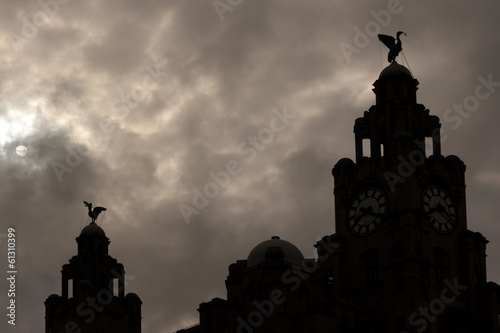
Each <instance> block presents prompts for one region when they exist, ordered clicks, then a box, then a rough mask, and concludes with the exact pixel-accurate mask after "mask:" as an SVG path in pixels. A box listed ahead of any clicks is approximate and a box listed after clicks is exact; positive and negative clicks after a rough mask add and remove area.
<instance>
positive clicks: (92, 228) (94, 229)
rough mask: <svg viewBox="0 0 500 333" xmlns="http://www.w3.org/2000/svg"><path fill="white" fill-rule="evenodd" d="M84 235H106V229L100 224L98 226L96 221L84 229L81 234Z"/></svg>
mask: <svg viewBox="0 0 500 333" xmlns="http://www.w3.org/2000/svg"><path fill="white" fill-rule="evenodd" d="M84 235H99V236H103V237H106V234H105V233H104V230H102V228H101V227H100V226H98V225H97V224H96V223H95V222H91V223H90V224H89V225H88V226H86V227H85V228H83V229H82V232H81V233H80V236H84Z"/></svg>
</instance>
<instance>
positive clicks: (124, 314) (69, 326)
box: [45, 222, 142, 333]
mask: <svg viewBox="0 0 500 333" xmlns="http://www.w3.org/2000/svg"><path fill="white" fill-rule="evenodd" d="M76 241H77V243H78V255H76V256H74V257H73V258H71V259H70V260H69V264H66V265H63V267H62V271H61V272H62V295H61V296H59V295H55V294H52V295H50V296H49V297H48V298H47V300H46V301H45V332H46V333H61V332H81V333H105V332H106V333H109V332H122V333H140V332H141V304H142V302H141V300H140V298H139V297H138V296H137V295H136V294H134V293H129V294H127V295H126V296H125V270H124V268H123V265H122V264H120V263H119V262H117V261H116V259H114V258H113V257H111V256H110V255H108V245H109V243H110V241H109V239H108V237H106V234H105V233H104V230H103V229H102V228H101V227H99V226H98V225H97V224H96V223H95V222H92V223H90V224H89V225H87V226H86V227H85V228H83V229H82V231H81V233H80V236H78V237H77V238H76Z"/></svg>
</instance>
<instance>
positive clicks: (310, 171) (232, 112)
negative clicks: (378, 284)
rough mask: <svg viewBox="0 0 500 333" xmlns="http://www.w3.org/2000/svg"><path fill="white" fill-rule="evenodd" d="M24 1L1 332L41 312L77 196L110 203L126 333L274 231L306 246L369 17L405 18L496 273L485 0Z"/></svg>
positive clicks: (182, 321) (5, 111) (499, 136)
mask: <svg viewBox="0 0 500 333" xmlns="http://www.w3.org/2000/svg"><path fill="white" fill-rule="evenodd" d="M40 2H41V3H42V4H45V5H41V4H40V3H39V2H38V1H33V0H30V1H13V0H1V1H0V36H1V37H0V59H1V61H0V184H1V185H0V198H1V200H0V212H1V230H0V233H1V234H3V235H0V237H2V236H3V237H5V233H6V232H7V227H8V226H9V225H10V226H13V227H15V228H16V234H17V238H16V239H17V256H18V258H17V259H18V280H17V294H16V302H17V303H16V304H17V315H18V317H17V325H16V326H15V327H11V326H8V325H7V323H6V318H5V317H4V318H3V319H2V323H1V324H0V327H6V326H8V329H9V330H8V332H37V331H38V332H41V331H43V330H44V311H45V309H44V304H43V302H44V301H45V299H46V298H47V297H48V296H49V295H50V294H53V293H57V294H60V293H61V289H60V286H61V274H60V270H61V266H62V265H63V264H65V263H67V262H68V260H69V259H70V258H71V257H72V256H73V255H75V254H76V251H77V248H76V242H75V237H77V236H78V235H79V233H80V230H81V228H83V227H84V226H85V224H86V223H88V222H87V218H86V213H85V212H84V211H83V208H84V207H83V202H82V201H83V200H86V201H90V202H92V203H94V205H101V206H105V207H107V208H108V211H107V212H106V214H105V216H104V219H103V220H101V219H100V220H99V223H101V222H102V225H101V226H102V227H103V229H104V230H105V231H106V234H107V236H108V237H109V238H110V240H111V244H110V255H112V256H113V257H115V258H117V259H118V261H120V262H121V263H123V264H124V266H125V270H126V272H127V275H128V276H129V278H128V284H127V287H126V288H127V289H126V292H135V293H137V294H138V295H139V296H140V297H141V299H142V301H143V306H142V317H143V319H142V329H143V332H148V333H168V332H173V331H175V330H178V329H181V328H183V327H186V326H188V325H191V324H195V323H197V322H198V312H197V311H196V309H197V307H198V305H199V304H200V303H201V302H205V301H209V300H211V299H212V298H214V297H221V298H225V296H226V294H225V286H224V280H225V278H226V276H227V273H228V271H227V267H228V266H229V265H230V264H231V263H233V262H235V261H236V260H238V259H246V257H247V255H248V253H249V252H250V250H251V249H252V248H253V247H254V246H255V245H256V244H258V243H259V242H261V241H263V240H266V239H269V238H270V237H271V236H273V235H279V236H281V238H283V239H286V240H288V241H291V242H292V243H294V244H295V245H297V246H298V247H299V248H300V249H301V251H302V252H303V253H304V256H305V257H312V256H313V255H314V251H313V250H314V248H313V246H312V245H313V244H314V243H315V242H316V240H318V238H320V237H322V236H324V235H327V234H331V233H333V232H334V226H335V220H334V214H333V195H332V190H333V178H332V176H331V168H332V167H333V166H334V164H335V163H336V162H337V161H338V160H339V159H340V158H342V157H350V158H354V135H353V131H352V129H353V125H354V120H355V119H356V118H357V117H360V116H362V115H363V112H364V111H365V110H367V109H368V108H369V107H370V106H371V105H372V104H374V103H375V96H374V94H373V92H372V91H371V89H372V83H373V82H374V81H375V80H376V79H377V78H378V75H379V73H380V71H381V69H382V68H383V67H385V66H386V65H388V63H387V61H386V56H387V52H386V51H385V48H384V47H383V46H381V45H380V44H379V42H378V40H376V37H373V36H375V34H376V33H378V32H380V33H383V34H389V35H395V34H396V32H397V31H398V30H402V31H404V32H406V33H407V34H408V36H402V41H403V48H404V55H405V57H406V60H407V62H408V64H409V67H410V69H411V71H412V73H413V74H414V76H415V77H416V78H417V79H418V80H419V82H420V89H419V90H418V95H417V99H418V102H419V103H422V104H424V105H425V106H426V107H427V108H429V109H430V111H431V114H434V115H437V116H439V117H440V118H441V122H442V128H443V130H444V132H445V134H446V140H445V142H444V143H443V149H442V152H443V154H444V155H451V154H454V155H458V156H460V158H461V159H462V160H463V161H464V162H465V164H466V165H467V173H466V180H467V185H468V187H467V199H468V200H467V201H468V206H467V211H468V227H469V229H471V230H473V231H479V232H481V233H482V234H483V235H485V236H486V237H487V238H488V239H489V240H490V243H489V245H488V248H487V253H488V258H487V262H488V265H489V266H488V279H489V280H493V281H496V282H499V281H500V266H499V265H497V263H498V262H499V260H500V226H499V221H498V211H497V210H498V199H499V198H500V155H499V154H498V152H499V148H498V142H499V141H500V131H498V126H499V120H500V115H499V114H498V112H499V110H498V106H499V105H500V83H496V84H495V82H500V68H499V64H498V59H500V57H499V44H500V43H499V34H498V31H499V29H500V21H499V20H498V16H499V10H500V3H499V2H498V1H491V0H490V1H474V2H472V1H470V2H469V1H411V0H402V1H401V2H400V3H395V2H393V1H370V2H369V3H368V1H365V2H364V3H363V4H361V3H360V2H356V3H354V2H353V1H340V0H332V1H327V0H316V1H299V0H274V1H264V0H262V1H261V0H252V1H249V0H248V1H247V0H241V1H240V0H231V1H229V0H221V1H219V2H216V3H215V5H214V2H213V1H212V0H206V1H205V0H204V1H201V0H190V1H181V0H175V1H164V0H161V1H160V0H149V1H131V0H127V1H124V0H121V1H118V0H113V1H111V0H108V1H97V0H96V1H85V2H82V1H79V2H77V1H68V0H59V2H55V1H54V0H42V1H40ZM367 29H368V30H367ZM403 60H404V59H401V58H398V61H399V62H400V63H401V62H403ZM405 64H406V62H405ZM488 81H490V83H489V84H488V86H485V85H484V82H488ZM479 85H482V86H483V87H482V88H479V93H480V95H479V97H481V98H477V97H476V94H477V91H478V90H477V89H478V86H479ZM476 102H477V103H476ZM464 103H469V104H468V106H467V107H468V109H470V110H472V111H467V110H465V112H462V114H460V113H458V112H457V111H456V110H454V109H453V106H454V104H456V105H460V104H464ZM447 110H449V111H447ZM443 116H445V118H446V119H445V118H443ZM18 147H19V148H18ZM23 147H26V149H24V148H23ZM16 148H17V151H16ZM221 170H226V171H225V172H227V173H221ZM214 175H218V176H219V184H220V185H217V186H215V185H213V184H212V185H210V183H214V180H213V176H214ZM223 175H226V177H224V176H223ZM227 175H229V176H228V177H227ZM214 184H215V183H214ZM197 191H200V192H205V191H208V192H207V193H208V195H209V196H211V198H207V199H206V200H203V199H200V196H199V195H198V196H196V193H197ZM217 192H220V193H217ZM193 199H194V200H195V203H193ZM205 206H206V207H205ZM180 207H181V208H182V209H180ZM197 207H198V208H197ZM181 211H182V212H184V216H183V214H182V212H181ZM188 222H189V223H188ZM0 240H1V241H2V243H1V245H0V248H1V251H2V252H1V257H2V258H1V262H2V266H1V267H5V266H4V264H5V262H6V256H7V255H6V240H5V238H3V239H2V238H0ZM2 269H4V268H2ZM6 289H7V285H6V282H5V281H4V282H3V284H2V291H1V297H0V299H2V300H3V301H2V305H1V306H2V307H3V306H5V305H6V302H7V297H6ZM2 331H5V330H4V329H2Z"/></svg>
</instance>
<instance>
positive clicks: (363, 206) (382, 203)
mask: <svg viewBox="0 0 500 333" xmlns="http://www.w3.org/2000/svg"><path fill="white" fill-rule="evenodd" d="M387 205H388V202H387V197H386V195H385V194H384V192H382V190H380V189H378V188H374V187H372V188H367V189H366V190H363V191H361V192H360V193H358V195H356V196H355V197H354V199H353V200H352V202H351V205H350V206H349V210H348V211H347V227H348V229H349V230H350V231H351V232H352V233H353V234H355V235H357V236H366V235H369V234H371V233H373V232H374V231H375V230H377V228H378V227H379V226H380V225H381V224H382V217H383V216H384V214H385V213H386V211H387Z"/></svg>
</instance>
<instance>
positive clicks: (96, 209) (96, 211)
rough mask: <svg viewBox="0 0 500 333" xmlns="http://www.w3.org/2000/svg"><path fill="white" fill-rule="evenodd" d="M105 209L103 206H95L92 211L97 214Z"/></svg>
mask: <svg viewBox="0 0 500 333" xmlns="http://www.w3.org/2000/svg"><path fill="white" fill-rule="evenodd" d="M105 210H106V208H104V207H95V208H94V213H95V215H96V216H97V215H99V214H101V212H102V211H105Z"/></svg>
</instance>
